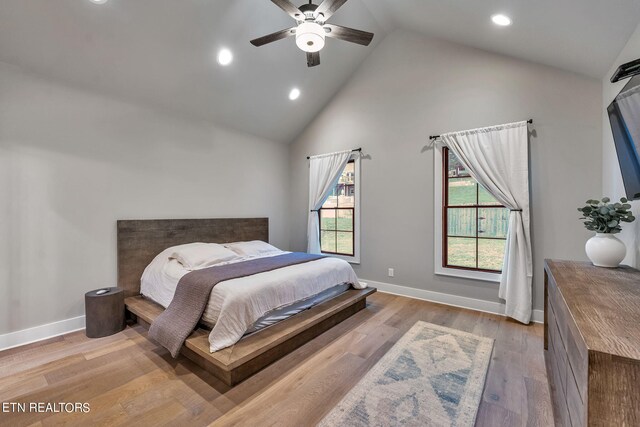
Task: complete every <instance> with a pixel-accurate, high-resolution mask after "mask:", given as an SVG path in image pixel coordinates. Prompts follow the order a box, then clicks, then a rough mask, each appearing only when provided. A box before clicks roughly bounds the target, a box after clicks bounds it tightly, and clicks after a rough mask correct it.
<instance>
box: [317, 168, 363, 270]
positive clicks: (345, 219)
mask: <svg viewBox="0 0 640 427" xmlns="http://www.w3.org/2000/svg"><path fill="white" fill-rule="evenodd" d="M359 166H360V162H359V157H355V158H352V160H350V161H349V162H348V163H347V165H346V166H345V168H344V171H343V172H342V175H341V176H340V179H339V180H338V183H337V184H336V186H335V187H334V189H333V191H332V192H331V194H330V195H329V197H328V198H327V200H326V201H325V202H324V204H323V205H322V208H320V211H319V214H320V248H321V251H322V253H323V254H329V255H336V256H339V257H341V258H345V259H346V260H347V261H351V262H359V254H358V252H359V251H358V249H359V239H358V234H359V225H360V224H359V223H360V221H359V212H358V210H359V188H358V187H359V172H360V171H359V169H360V168H359Z"/></svg>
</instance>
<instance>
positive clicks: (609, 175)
mask: <svg viewBox="0 0 640 427" xmlns="http://www.w3.org/2000/svg"><path fill="white" fill-rule="evenodd" d="M638 58H640V26H638V28H637V29H636V31H635V32H634V33H633V35H632V36H631V38H630V39H629V41H628V42H627V45H626V46H625V47H624V49H623V50H622V52H620V55H619V56H618V59H616V61H615V62H614V63H613V64H612V65H611V69H610V70H609V72H608V73H607V75H605V76H604V78H603V79H602V102H603V104H602V133H603V138H602V193H603V194H604V195H605V196H609V197H610V198H611V199H616V200H617V199H619V198H620V197H623V196H624V195H625V191H624V184H623V183H622V174H621V172H620V165H619V164H618V157H617V155H616V148H615V145H614V142H613V134H612V133H611V125H610V123H609V116H608V115H607V107H608V106H609V104H611V101H613V99H614V98H615V97H616V96H617V95H618V93H620V91H621V90H622V88H623V87H624V85H625V84H627V83H628V82H629V80H628V79H626V80H623V81H621V82H617V83H611V81H610V79H611V76H612V75H613V73H614V72H615V70H616V69H617V68H618V67H619V66H620V65H622V64H624V63H625V62H629V61H632V60H634V59H638ZM632 205H633V212H634V214H635V216H636V217H640V202H639V201H635V202H632ZM618 237H619V238H620V239H621V240H622V241H624V242H625V244H626V245H627V256H626V258H625V259H624V261H623V263H624V264H628V265H631V266H632V267H638V266H640V220H636V221H635V222H634V223H631V224H625V225H624V226H623V227H622V232H621V233H620V234H619V235H618Z"/></svg>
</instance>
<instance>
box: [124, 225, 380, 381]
mask: <svg viewBox="0 0 640 427" xmlns="http://www.w3.org/2000/svg"><path fill="white" fill-rule="evenodd" d="M248 240H263V241H265V242H268V241H269V219H268V218H228V219H177V220H125V221H118V287H120V288H123V289H124V292H125V306H126V310H127V314H128V315H129V316H130V317H131V318H132V319H133V320H134V321H137V322H138V323H139V324H141V325H143V326H145V327H147V328H148V327H149V325H150V324H151V323H152V322H153V321H154V320H155V318H156V317H157V316H158V315H160V313H162V312H163V311H164V308H163V307H162V306H160V305H158V304H156V303H154V302H153V301H150V300H148V299H145V298H143V297H142V296H141V295H140V277H141V276H142V272H143V271H144V269H145V268H146V266H147V265H149V263H150V262H151V261H152V260H153V258H154V257H155V256H156V255H157V254H159V253H160V252H162V251H163V250H164V249H166V248H168V247H170V246H175V245H180V244H184V243H192V242H208V243H227V242H237V241H248ZM374 292H376V289H375V288H367V289H350V290H348V291H346V292H345V293H343V294H340V295H338V296H337V297H335V298H332V299H330V300H328V301H325V302H323V303H321V304H318V305H316V306H314V307H312V308H311V309H309V310H305V311H303V312H301V313H299V314H296V315H295V316H292V317H290V318H288V319H285V320H283V321H281V322H278V323H276V324H275V325H272V326H270V327H268V328H265V329H263V330H260V331H258V332H256V333H254V334H252V335H249V336H247V337H244V338H242V339H241V340H240V341H238V342H237V343H236V344H235V345H233V346H231V347H228V348H225V349H223V350H220V351H217V352H215V353H211V352H210V351H209V339H208V336H209V331H207V330H205V329H204V328H197V329H196V330H195V331H194V332H193V333H192V334H191V335H190V336H189V337H188V338H187V340H186V341H185V343H184V345H183V347H182V349H181V351H180V353H181V354H182V355H184V356H185V357H187V358H189V359H191V360H193V361H194V362H195V363H197V364H198V365H199V366H201V367H203V368H204V369H206V370H207V371H209V372H211V373H212V374H213V375H215V376H216V377H217V378H219V379H220V380H221V381H223V382H224V383H225V384H227V385H229V386H233V385H235V384H238V383H239V382H241V381H243V380H244V379H246V378H247V377H249V376H251V375H253V374H254V373H256V372H258V371H259V370H261V369H262V368H264V367H266V366H267V365H269V364H271V363H272V362H274V361H276V360H278V359H280V358H281V357H283V356H285V355H286V354H288V353H290V352H292V351H293V350H295V349H296V348H298V347H300V346H302V345H303V344H305V343H306V342H308V341H310V340H311V339H313V338H315V337H317V336H318V335H320V334H322V333H323V332H325V331H326V330H328V329H330V328H331V327H333V326H334V325H336V324H338V323H340V322H342V321H343V320H345V319H347V318H348V317H350V316H352V315H353V314H355V313H357V312H358V311H360V310H362V309H364V308H366V298H367V296H369V295H371V294H373V293H374Z"/></svg>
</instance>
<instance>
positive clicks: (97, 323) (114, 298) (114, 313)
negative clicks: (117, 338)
mask: <svg viewBox="0 0 640 427" xmlns="http://www.w3.org/2000/svg"><path fill="white" fill-rule="evenodd" d="M105 290H106V291H107V292H102V291H105ZM84 311H85V318H86V324H87V329H86V334H87V337H89V338H101V337H106V336H109V335H113V334H115V333H118V332H120V331H121V330H123V329H124V326H125V323H124V291H123V290H122V289H120V288H102V289H96V290H95V291H91V292H87V293H86V294H84Z"/></svg>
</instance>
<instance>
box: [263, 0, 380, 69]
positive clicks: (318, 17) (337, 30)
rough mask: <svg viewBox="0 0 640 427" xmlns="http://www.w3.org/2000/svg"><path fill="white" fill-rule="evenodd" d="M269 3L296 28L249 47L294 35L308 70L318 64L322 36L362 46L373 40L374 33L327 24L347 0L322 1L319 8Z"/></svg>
mask: <svg viewBox="0 0 640 427" xmlns="http://www.w3.org/2000/svg"><path fill="white" fill-rule="evenodd" d="M271 1H272V2H273V3H275V4H276V6H278V7H279V8H280V9H282V10H284V11H285V12H286V13H287V14H289V16H291V17H292V18H293V19H295V20H296V26H295V27H291V28H287V29H286V30H281V31H277V32H275V33H273V34H269V35H266V36H263V37H259V38H257V39H254V40H251V44H252V45H254V46H263V45H265V44H268V43H271V42H274V41H277V40H282V39H284V38H287V37H289V36H293V35H295V36H296V45H298V47H299V48H300V49H301V50H303V51H304V52H306V53H307V66H309V67H315V66H316V65H320V50H321V49H322V48H323V47H324V42H325V37H333V38H334V39H339V40H344V41H347V42H351V43H357V44H360V45H363V46H369V43H371V40H372V39H373V33H368V32H366V31H361V30H354V29H353V28H347V27H342V26H340V25H334V24H327V23H326V22H327V20H328V19H329V18H331V15H333V14H334V13H335V12H336V11H337V10H338V9H339V8H340V6H342V5H343V4H345V3H346V2H347V0H324V1H323V2H322V3H320V5H316V4H313V3H312V2H311V0H309V3H308V4H303V5H302V6H300V7H295V6H294V5H293V4H292V3H291V2H290V1H289V0H271Z"/></svg>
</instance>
